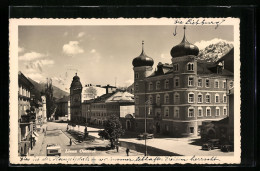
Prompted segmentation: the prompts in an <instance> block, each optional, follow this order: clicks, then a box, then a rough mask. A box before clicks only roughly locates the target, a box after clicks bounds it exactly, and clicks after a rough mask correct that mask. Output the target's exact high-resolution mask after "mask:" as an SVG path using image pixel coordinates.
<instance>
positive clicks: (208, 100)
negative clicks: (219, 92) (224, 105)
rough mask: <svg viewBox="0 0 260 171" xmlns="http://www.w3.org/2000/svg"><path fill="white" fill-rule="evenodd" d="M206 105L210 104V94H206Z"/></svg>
mask: <svg viewBox="0 0 260 171" xmlns="http://www.w3.org/2000/svg"><path fill="white" fill-rule="evenodd" d="M206 103H210V94H206Z"/></svg>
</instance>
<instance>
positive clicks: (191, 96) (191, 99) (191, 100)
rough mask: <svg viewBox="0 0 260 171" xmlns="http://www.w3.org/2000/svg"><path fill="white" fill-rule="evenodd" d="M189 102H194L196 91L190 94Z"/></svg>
mask: <svg viewBox="0 0 260 171" xmlns="http://www.w3.org/2000/svg"><path fill="white" fill-rule="evenodd" d="M188 103H194V93H192V92H190V93H189V94H188Z"/></svg>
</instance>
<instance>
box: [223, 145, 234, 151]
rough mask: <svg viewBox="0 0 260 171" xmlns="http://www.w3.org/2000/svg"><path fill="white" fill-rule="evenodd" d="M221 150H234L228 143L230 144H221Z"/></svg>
mask: <svg viewBox="0 0 260 171" xmlns="http://www.w3.org/2000/svg"><path fill="white" fill-rule="evenodd" d="M221 151H223V152H230V151H234V146H233V145H230V144H225V145H222V146H221Z"/></svg>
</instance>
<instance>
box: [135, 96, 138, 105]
mask: <svg viewBox="0 0 260 171" xmlns="http://www.w3.org/2000/svg"><path fill="white" fill-rule="evenodd" d="M135 104H139V97H138V96H135Z"/></svg>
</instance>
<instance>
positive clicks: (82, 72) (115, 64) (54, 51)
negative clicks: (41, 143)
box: [18, 25, 234, 91]
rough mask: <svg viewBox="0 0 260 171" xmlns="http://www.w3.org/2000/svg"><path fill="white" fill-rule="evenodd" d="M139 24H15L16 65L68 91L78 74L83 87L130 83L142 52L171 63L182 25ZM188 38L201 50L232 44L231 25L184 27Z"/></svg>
mask: <svg viewBox="0 0 260 171" xmlns="http://www.w3.org/2000/svg"><path fill="white" fill-rule="evenodd" d="M175 28H176V26H174V25H172V26H169V25H167V26H166V25H162V26H160V25H157V26H149V25H138V26H129V25H128V26H123V25H122V26H120V25H118V26H100V25H99V26H98V25H96V26H95V25H92V26H19V32H18V51H19V52H18V53H19V54H18V56H19V57H18V65H19V70H20V71H22V72H23V74H24V75H25V76H27V77H30V78H31V79H33V80H35V81H37V82H46V78H52V81H53V84H54V85H55V86H57V87H59V88H61V89H62V90H65V91H68V90H69V87H70V84H71V81H72V78H73V76H74V75H75V73H76V72H77V75H78V76H79V77H80V80H81V83H82V85H83V86H84V85H86V84H93V85H106V84H110V85H116V86H129V85H131V84H132V83H133V80H134V73H133V66H132V60H133V59H134V58H135V57H137V56H139V55H140V53H141V51H142V40H143V41H144V51H145V53H146V54H147V55H148V56H150V57H152V58H153V60H154V66H153V68H154V69H155V67H156V66H157V64H158V62H163V63H171V55H170V50H171V48H172V47H173V46H175V45H177V44H179V43H180V42H181V40H182V38H183V33H184V30H183V27H182V26H177V29H176V33H177V34H176V35H175V36H174V35H173V33H174V32H175ZM186 38H187V40H188V41H189V42H190V43H192V44H195V45H197V46H198V47H199V49H203V48H205V47H206V46H207V45H209V44H211V43H217V42H219V41H221V40H223V41H227V42H231V43H232V42H233V41H234V37H233V26H228V25H220V26H219V27H218V28H217V29H215V26H186Z"/></svg>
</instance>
